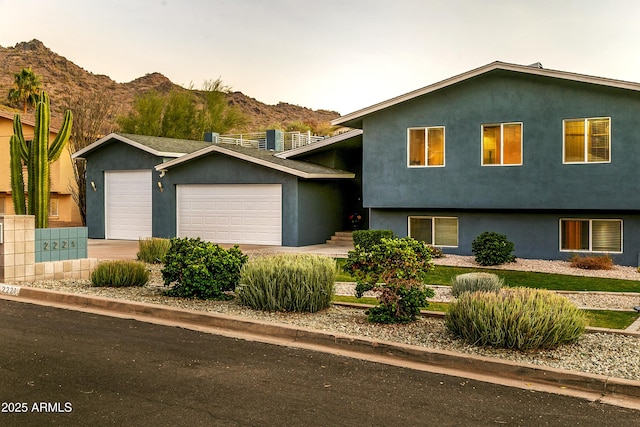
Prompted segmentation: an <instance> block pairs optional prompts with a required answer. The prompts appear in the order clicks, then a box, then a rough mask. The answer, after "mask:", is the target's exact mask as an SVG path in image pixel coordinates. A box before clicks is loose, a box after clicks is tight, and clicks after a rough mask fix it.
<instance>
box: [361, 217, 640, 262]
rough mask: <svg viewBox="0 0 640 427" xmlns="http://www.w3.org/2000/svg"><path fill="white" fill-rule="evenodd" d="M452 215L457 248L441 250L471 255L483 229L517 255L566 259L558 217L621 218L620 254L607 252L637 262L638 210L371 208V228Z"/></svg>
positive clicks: (398, 227) (399, 230) (404, 227)
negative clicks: (501, 236) (415, 218)
mask: <svg viewBox="0 0 640 427" xmlns="http://www.w3.org/2000/svg"><path fill="white" fill-rule="evenodd" d="M413 215H416V216H452V217H457V218H458V247H457V248H443V251H444V252H445V253H450V254H457V255H472V252H471V242H472V241H473V240H474V239H475V238H476V237H477V236H478V235H479V234H480V233H482V232H484V231H494V232H497V233H500V234H505V235H506V236H507V239H508V240H509V241H511V242H513V243H514V244H515V254H516V256H517V257H520V258H531V259H552V260H566V259H568V258H570V257H571V255H573V254H572V253H570V252H561V251H560V225H559V221H560V219H561V218H591V219H593V218H607V219H621V220H622V221H623V238H622V241H623V253H622V254H610V256H611V257H612V258H613V260H614V262H615V263H616V264H620V265H631V266H637V265H638V257H639V256H640V213H632V212H619V211H611V212H607V213H602V212H599V213H586V212H583V211H563V212H541V211H531V212H523V211H484V210H483V211H460V210H401V209H374V210H372V218H373V221H374V222H373V223H372V225H371V227H372V228H373V229H390V230H393V231H394V233H395V234H396V235H398V236H406V235H407V233H408V223H407V218H408V216H413Z"/></svg>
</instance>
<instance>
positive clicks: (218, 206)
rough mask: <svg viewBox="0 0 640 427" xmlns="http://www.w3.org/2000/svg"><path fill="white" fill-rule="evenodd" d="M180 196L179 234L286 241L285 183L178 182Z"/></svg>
mask: <svg viewBox="0 0 640 427" xmlns="http://www.w3.org/2000/svg"><path fill="white" fill-rule="evenodd" d="M176 197H177V234H178V237H200V238H201V239H203V240H207V241H211V242H215V243H237V244H254V245H281V244H282V185H281V184H203V185H178V186H177V194H176Z"/></svg>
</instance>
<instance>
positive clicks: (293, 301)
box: [236, 254, 337, 313]
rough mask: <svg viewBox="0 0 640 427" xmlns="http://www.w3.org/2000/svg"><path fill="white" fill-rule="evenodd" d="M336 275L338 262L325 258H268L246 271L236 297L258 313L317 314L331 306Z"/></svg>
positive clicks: (262, 259) (245, 269) (244, 268)
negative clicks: (258, 311) (303, 312)
mask: <svg viewBox="0 0 640 427" xmlns="http://www.w3.org/2000/svg"><path fill="white" fill-rule="evenodd" d="M336 273H337V266H336V262H335V260H334V259H332V258H328V257H324V256H318V255H309V254H280V255H272V256H265V257H261V258H256V259H253V260H251V261H249V262H248V263H247V264H245V265H244V266H243V267H242V270H241V272H240V284H239V285H238V287H237V288H236V293H237V295H238V299H239V300H240V303H241V304H244V305H247V306H249V307H251V308H254V309H257V310H266V311H297V312H302V311H305V312H311V313H315V312H316V311H319V310H324V309H326V308H328V307H329V306H330V305H331V298H332V296H333V283H334V281H335V278H336Z"/></svg>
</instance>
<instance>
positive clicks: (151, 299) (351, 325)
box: [20, 255, 640, 380]
mask: <svg viewBox="0 0 640 427" xmlns="http://www.w3.org/2000/svg"><path fill="white" fill-rule="evenodd" d="M435 261H436V263H438V264H443V265H444V264H446V265H457V266H469V267H474V266H476V265H475V264H474V263H473V259H472V257H462V256H453V255H448V256H447V257H445V258H441V259H438V260H435ZM150 268H151V270H152V279H151V281H150V282H149V283H148V284H147V285H146V286H144V287H140V288H96V287H93V286H91V283H90V282H89V281H81V280H64V281H38V282H34V283H22V284H20V285H22V286H32V287H38V288H46V289H52V290H57V291H62V292H73V293H82V294H91V295H98V296H103V297H110V298H119V299H126V300H130V301H140V302H146V303H153V304H163V305H167V306H174V307H179V308H184V309H190V310H200V311H207V312H215V313H225V314H229V315H235V316H240V317H244V318H251V319H259V320H262V321H272V322H280V323H285V324H289V325H295V326H301V327H306V328H313V329H318V330H323V331H329V332H336V333H342V334H348V335H356V336H364V337H368V338H372V339H378V340H385V341H393V342H401V343H406V344H412V345H417V346H424V347H429V348H434V349H443V350H452V351H458V352H462V353H468V354H475V355H482V356H487V357H493V358H500V359H506V360H512V361H517V362H520V363H530V364H534V365H543V366H549V367H554V368H561V369H568V370H573V371H580V372H587V373H593V374H601V375H606V376H612V377H617V378H626V379H631V380H640V338H638V337H636V336H625V335H619V334H609V333H589V334H585V335H584V336H583V337H582V338H581V339H580V340H579V341H578V342H577V343H575V344H572V345H565V346H562V347H559V348H557V349H554V350H535V351H526V352H521V351H513V350H504V349H494V348H486V347H478V346H474V345H470V344H467V343H465V342H462V341H460V340H458V339H455V338H453V337H452V336H451V335H450V334H449V333H448V332H447V331H446V329H445V327H444V322H443V321H442V320H441V319H434V318H422V319H420V320H418V321H417V322H415V323H413V324H409V325H372V324H369V323H368V322H367V321H366V316H365V314H364V312H363V310H360V309H354V308H347V307H340V306H335V307H332V308H330V309H328V310H326V311H323V312H321V313H314V314H308V313H304V314H300V313H267V312H260V311H255V310H251V309H249V308H246V307H242V306H240V305H238V304H237V303H236V302H234V301H224V302H220V301H197V300H189V299H181V298H172V297H167V296H164V295H163V291H164V289H165V288H164V287H163V286H162V279H161V274H160V267H159V266H151V267H150ZM500 268H503V269H510V270H516V269H523V270H528V271H540V272H553V273H559V274H578V275H602V276H601V277H616V278H624V279H632V280H638V279H640V273H638V272H637V271H636V269H634V268H631V267H619V266H617V267H615V268H614V270H609V271H605V272H603V271H587V270H578V269H573V268H571V267H569V266H568V264H567V263H566V262H562V261H541V260H518V261H517V262H516V263H512V264H508V265H506V266H502V267H500ZM605 274H607V275H606V276H604V275H605ZM336 292H337V293H345V294H350V295H352V294H353V284H350V283H342V284H338V285H337V286H336ZM436 292H437V294H436V297H435V298H434V300H439V301H447V300H449V299H450V293H449V289H448V287H438V288H437V289H436ZM566 296H567V297H569V298H570V299H571V300H572V301H574V302H575V303H576V304H577V305H579V306H583V307H595V308H618V309H630V308H632V307H633V306H634V305H640V295H638V294H627V295H618V296H611V295H610V294H606V295H600V294H593V293H572V294H567V295H566Z"/></svg>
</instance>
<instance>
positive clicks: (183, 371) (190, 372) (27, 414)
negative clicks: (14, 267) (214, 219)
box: [0, 300, 640, 426]
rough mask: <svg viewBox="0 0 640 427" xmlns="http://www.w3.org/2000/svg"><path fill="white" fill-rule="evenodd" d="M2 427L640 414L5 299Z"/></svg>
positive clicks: (629, 417)
mask: <svg viewBox="0 0 640 427" xmlns="http://www.w3.org/2000/svg"><path fill="white" fill-rule="evenodd" d="M0 401H1V402H2V408H1V409H2V411H1V412H0V425H2V426H48V425H61V426H62V425H63V426H76V425H92V426H102V425H119V426H200V425H202V426H356V425H357V426H363V425H367V426H433V425H445V426H487V425H518V426H544V425H549V426H608V425H616V426H623V425H636V424H637V423H638V420H639V419H640V411H636V410H631V409H626V408H621V407H616V406H609V405H605V404H600V403H592V402H589V401H586V400H582V399H579V398H574V397H567V396H559V395H554V394H547V393H543V392H533V391H530V390H521V389H515V388H509V387H504V386H500V385H494V384H487V383H483V382H478V381H473V380H465V379H461V378H458V377H451V376H445V375H439V374H431V373H427V372H422V371H414V370H411V369H404V368H399V367H394V366H388V365H384V364H378V363H372V362H366V361H361V360H356V359H350V358H346V357H342V356H336V355H332V354H326V353H318V352H313V351H310V350H303V349H294V348H288V347H282V346H276V345H271V344H264V343H257V342H251V341H243V340H239V339H233V338H226V337H221V336H217V335H213V334H208V333H203V332H197V331H192V330H187V329H182V328H177V327H168V326H160V325H154V324H147V323H142V322H139V321H135V320H128V319H120V318H112V317H105V316H101V315H96V314H89V313H82V312H76V311H70V310H64V309H58V308H51V307H44V306H39V305H33V304H27V303H20V302H13V301H7V300H0Z"/></svg>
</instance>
